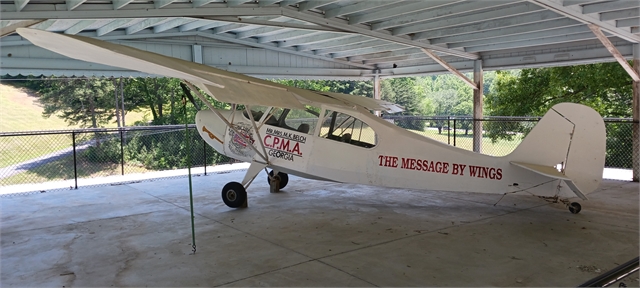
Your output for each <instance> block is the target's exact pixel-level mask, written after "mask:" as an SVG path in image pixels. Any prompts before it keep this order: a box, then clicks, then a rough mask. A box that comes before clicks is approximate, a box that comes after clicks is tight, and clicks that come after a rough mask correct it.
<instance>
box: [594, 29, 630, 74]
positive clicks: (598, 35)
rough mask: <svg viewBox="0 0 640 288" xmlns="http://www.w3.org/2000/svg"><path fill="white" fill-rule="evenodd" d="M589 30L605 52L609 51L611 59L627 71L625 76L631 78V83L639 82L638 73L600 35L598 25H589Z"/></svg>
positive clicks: (607, 39) (601, 34)
mask: <svg viewBox="0 0 640 288" xmlns="http://www.w3.org/2000/svg"><path fill="white" fill-rule="evenodd" d="M589 29H591V31H593V34H595V35H596V37H598V40H600V42H602V45H604V47H605V48H607V50H609V52H610V53H611V55H613V58H616V61H618V63H620V65H621V66H622V68H624V70H625V71H627V74H629V76H631V78H632V79H633V81H635V82H640V75H638V72H637V71H636V70H635V69H633V67H632V66H631V65H629V62H628V61H627V59H625V58H624V56H622V54H620V51H618V49H616V46H614V45H613V43H611V41H609V38H607V36H605V35H604V33H602V30H600V27H598V25H594V24H589Z"/></svg>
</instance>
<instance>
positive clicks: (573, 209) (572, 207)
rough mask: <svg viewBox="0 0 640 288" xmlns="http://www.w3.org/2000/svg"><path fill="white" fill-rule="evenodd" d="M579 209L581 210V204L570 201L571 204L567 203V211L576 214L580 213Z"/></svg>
mask: <svg viewBox="0 0 640 288" xmlns="http://www.w3.org/2000/svg"><path fill="white" fill-rule="evenodd" d="M580 210H582V205H580V203H578V202H571V204H569V211H571V213H573V214H578V213H580Z"/></svg>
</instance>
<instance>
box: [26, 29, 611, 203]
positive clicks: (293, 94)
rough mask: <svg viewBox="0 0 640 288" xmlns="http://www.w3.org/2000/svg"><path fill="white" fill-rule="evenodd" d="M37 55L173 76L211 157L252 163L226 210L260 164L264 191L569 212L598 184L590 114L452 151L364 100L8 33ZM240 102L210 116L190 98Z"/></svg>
mask: <svg viewBox="0 0 640 288" xmlns="http://www.w3.org/2000/svg"><path fill="white" fill-rule="evenodd" d="M17 32H18V33H19V34H20V35H21V36H22V37H24V38H26V39H28V40H29V41H31V42H32V43H34V44H35V45H37V46H40V47H42V48H45V49H48V50H51V51H54V52H57V53H60V54H62V55H65V56H68V57H70V58H74V59H78V60H84V61H88V62H94V63H99V64H104V65H109V66H115V67H120V68H125V69H130V70H135V71H141V72H145V73H149V74H157V75H163V76H166V77H175V78H180V79H183V81H184V83H185V84H187V85H188V86H189V87H190V89H191V91H192V92H194V93H195V94H196V95H197V96H198V97H199V98H200V99H201V100H202V101H203V102H204V103H206V104H207V106H208V107H209V110H203V111H200V112H198V113H197V115H196V126H197V129H198V132H199V133H200V135H201V136H202V138H203V139H204V140H205V141H206V142H207V143H208V144H209V145H211V146H212V147H213V148H214V149H216V150H217V151H218V152H220V153H222V154H224V155H227V156H229V157H231V158H235V159H238V160H242V161H247V162H250V163H251V165H250V167H249V169H248V171H247V173H246V175H245V177H244V179H243V180H242V181H241V182H230V183H228V184H227V185H225V186H224V187H223V189H222V193H221V194H222V199H223V201H224V203H225V204H226V205H228V206H229V207H234V208H237V207H246V206H247V193H246V189H247V188H248V187H249V185H250V184H251V182H252V181H253V180H254V179H255V177H256V176H257V175H258V174H259V173H260V171H262V170H265V171H266V168H270V169H272V171H271V172H270V173H269V177H268V179H269V183H270V187H271V191H272V192H277V191H278V190H279V189H282V188H284V187H285V186H286V185H287V182H288V175H287V174H293V175H297V176H301V177H305V178H311V179H320V180H327V181H335V182H343V183H356V184H366V185H376V186H384V187H393V188H411V189H430V190H444V191H454V192H455V191H465V192H466V191H470V192H481V193H494V194H503V195H504V194H507V193H517V192H524V193H529V194H532V195H535V196H539V197H541V198H545V199H547V200H552V201H554V202H558V201H560V202H562V203H564V204H565V205H566V206H567V207H568V208H569V210H570V211H571V212H572V213H578V212H580V209H581V206H580V204H579V203H576V202H572V203H570V201H569V200H567V198H570V197H573V196H578V197H579V198H581V199H583V200H586V199H587V197H586V195H587V194H589V193H591V192H593V191H594V190H595V189H596V188H597V187H598V186H599V184H600V182H601V181H602V170H603V167H604V159H605V144H606V143H605V127H604V122H603V120H602V117H601V116H600V115H599V114H598V113H597V112H596V111H594V110H593V109H591V108H589V107H587V106H583V105H579V104H571V103H561V104H557V105H555V106H553V108H551V110H549V111H548V112H547V113H546V114H545V116H544V117H543V118H542V119H541V120H540V122H539V123H538V124H537V125H536V126H535V127H534V129H533V130H532V131H531V132H530V133H529V134H528V135H527V137H526V138H525V139H524V140H523V141H522V143H521V144H520V145H519V146H518V147H517V148H516V149H515V150H514V151H513V152H512V153H511V154H509V155H506V156H504V157H493V156H488V155H483V154H479V153H474V152H471V151H467V150H463V149H460V148H457V147H453V146H450V145H447V144H444V143H441V142H438V141H436V140H433V139H430V138H427V137H424V136H421V135H418V134H416V133H414V132H411V131H408V130H405V129H402V128H400V127H397V126H395V125H393V124H392V123H389V122H387V121H385V120H383V119H381V118H379V117H377V116H375V115H374V114H373V113H371V111H387V112H398V111H401V110H402V109H401V107H398V106H396V105H394V104H391V103H388V102H385V101H380V100H374V99H371V98H366V97H360V96H353V95H345V94H338V93H330V92H314V91H308V90H304V89H298V88H293V87H287V86H283V85H280V84H277V83H273V82H269V81H266V80H262V79H257V78H253V77H248V76H246V75H242V74H237V73H231V72H227V71H224V70H219V69H215V68H212V67H209V66H206V65H202V64H197V63H193V62H189V61H183V60H180V59H176V58H171V57H167V56H163V55H159V54H155V53H151V52H147V51H142V50H138V49H135V48H131V47H128V46H122V45H117V44H113V43H109V42H104V41H100V40H96V39H93V38H87V37H81V36H73V35H62V34H56V33H50V32H46V31H40V30H33V29H27V28H19V29H18V30H17ZM194 86H197V88H200V89H201V90H203V91H205V92H206V93H207V94H209V95H211V96H212V97H214V98H216V99H217V100H219V101H222V102H227V103H234V104H242V105H245V111H237V110H236V109H235V105H234V106H233V107H234V109H232V110H219V109H215V108H213V105H211V103H210V102H209V101H208V100H207V99H206V97H205V96H203V95H202V94H200V92H199V90H198V89H196V88H195V87H194Z"/></svg>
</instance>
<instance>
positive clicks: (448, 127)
mask: <svg viewBox="0 0 640 288" xmlns="http://www.w3.org/2000/svg"><path fill="white" fill-rule="evenodd" d="M447 144H449V145H451V116H447Z"/></svg>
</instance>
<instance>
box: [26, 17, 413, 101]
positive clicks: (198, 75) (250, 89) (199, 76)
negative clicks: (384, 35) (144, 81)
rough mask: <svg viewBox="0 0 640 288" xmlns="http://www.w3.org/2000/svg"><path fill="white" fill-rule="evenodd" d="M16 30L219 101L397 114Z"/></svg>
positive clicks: (148, 55) (48, 45)
mask: <svg viewBox="0 0 640 288" xmlns="http://www.w3.org/2000/svg"><path fill="white" fill-rule="evenodd" d="M16 32H18V34H20V36H22V37H24V38H26V39H27V40H29V41H31V42H32V43H33V44H34V45H36V46H39V47H42V48H44V49H47V50H51V51H53V52H56V53H59V54H62V55H65V56H67V57H69V58H73V59H77V60H82V61H87V62H93V63H99V64H103V65H108V66H114V67H120V68H124V69H129V70H134V71H140V72H144V73H149V74H154V75H162V76H166V77H174V78H180V79H184V80H187V81H189V82H192V83H194V84H195V85H196V86H198V88H200V89H203V90H205V91H206V92H207V93H208V94H209V95H211V96H213V97H214V98H216V99H217V100H219V101H222V102H227V103H237V104H245V105H261V106H275V107H282V108H295V109H304V104H313V103H315V104H330V105H338V106H346V107H350V106H353V105H360V106H364V107H366V108H367V109H369V110H382V111H395V112H397V110H398V109H400V111H402V110H401V108H400V107H399V106H397V105H395V104H392V103H389V102H385V101H381V100H374V99H369V98H366V97H361V96H354V95H346V94H339V93H330V94H327V93H324V92H323V93H319V92H314V91H310V90H305V89H299V88H294V87H288V86H284V85H281V84H278V83H274V82H271V81H267V80H263V79H259V78H254V77H250V76H247V75H243V74H239V73H233V72H228V71H225V70H221V69H216V68H213V67H211V66H207V65H203V64H199V63H194V62H190V61H185V60H181V59H177V58H173V57H168V56H164V55H160V54H157V53H153V52H148V51H143V50H140V49H136V48H133V47H129V46H124V45H118V44H114V43H110V42H106V41H101V40H97V39H93V38H90V37H83V36H76V35H63V34H57V33H52V32H47V31H42V30H36V29H29V28H18V29H17V30H16ZM364 99H368V100H364ZM363 104H364V105H363Z"/></svg>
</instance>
